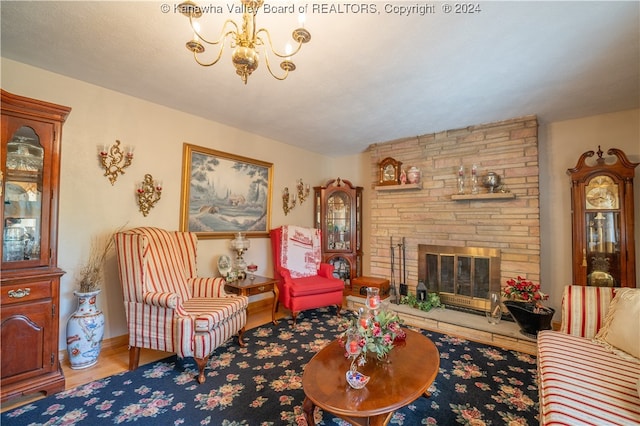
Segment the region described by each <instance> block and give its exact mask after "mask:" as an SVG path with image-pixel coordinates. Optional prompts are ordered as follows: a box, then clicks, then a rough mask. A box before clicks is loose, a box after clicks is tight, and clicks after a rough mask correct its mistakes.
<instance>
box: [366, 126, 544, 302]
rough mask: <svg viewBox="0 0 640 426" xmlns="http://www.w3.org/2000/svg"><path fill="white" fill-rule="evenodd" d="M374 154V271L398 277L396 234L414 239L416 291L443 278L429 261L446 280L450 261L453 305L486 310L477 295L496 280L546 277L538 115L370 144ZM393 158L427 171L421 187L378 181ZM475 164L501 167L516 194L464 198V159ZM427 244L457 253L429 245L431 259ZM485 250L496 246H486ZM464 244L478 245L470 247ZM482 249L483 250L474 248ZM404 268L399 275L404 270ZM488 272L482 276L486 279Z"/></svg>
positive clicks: (409, 268) (410, 255) (411, 277)
mask: <svg viewBox="0 0 640 426" xmlns="http://www.w3.org/2000/svg"><path fill="white" fill-rule="evenodd" d="M369 153H370V169H371V180H370V182H371V186H370V190H369V191H367V193H368V194H367V196H369V197H370V204H371V213H370V217H369V218H366V220H367V221H369V224H370V229H371V232H370V233H369V235H368V236H369V243H368V244H367V245H366V247H365V252H366V254H365V255H368V256H369V265H370V271H369V273H368V274H369V275H371V276H374V277H384V278H390V277H392V275H393V274H392V273H391V269H392V268H391V257H392V247H391V246H390V244H389V241H390V239H392V240H393V241H399V240H400V239H401V238H402V237H404V238H405V247H404V248H405V253H406V262H405V268H406V284H407V286H408V290H409V291H410V292H411V293H413V294H416V288H417V285H418V280H425V281H424V282H425V284H426V285H428V286H433V283H434V281H433V278H429V277H426V276H425V272H424V271H426V270H427V269H429V270H435V271H438V269H437V268H438V265H440V266H439V268H440V272H439V274H440V275H439V277H440V280H441V281H442V279H443V272H442V271H443V262H444V267H445V268H448V272H447V270H445V272H447V273H448V274H449V275H448V276H447V277H446V278H447V280H449V281H445V282H446V286H445V287H444V288H443V289H440V291H441V294H442V295H443V297H444V298H445V300H447V301H448V302H445V303H446V304H451V301H453V302H454V303H456V302H459V303H460V304H461V305H463V306H464V305H466V304H467V303H468V304H470V305H477V306H478V309H482V308H483V303H484V302H481V301H479V300H476V299H484V298H485V297H486V293H487V288H490V289H493V288H497V287H500V286H501V285H504V283H505V282H506V281H507V280H508V279H510V278H515V277H517V276H518V275H520V276H525V277H527V278H529V279H531V280H533V281H537V282H539V280H540V211H539V185H538V183H539V176H538V174H539V170H538V161H539V159H538V122H537V119H536V117H535V116H527V117H520V118H514V119H511V120H505V121H501V122H496V123H488V124H482V125H475V126H469V127H466V128H462V129H454V130H447V131H443V132H439V133H433V134H426V135H420V136H413V137H411V138H405V139H400V140H395V141H389V142H384V143H378V144H374V145H371V146H370V147H369ZM386 157H392V158H394V159H396V160H398V161H401V162H402V167H403V169H405V170H408V169H409V168H411V167H412V166H415V167H417V168H418V169H420V172H421V178H420V183H419V185H404V186H403V185H397V186H395V185H394V186H393V187H390V186H386V187H380V186H378V185H377V182H378V178H379V176H378V170H379V168H378V167H377V164H378V163H379V162H380V161H381V160H382V159H384V158H386ZM474 164H475V165H476V166H477V170H478V176H480V177H482V176H483V175H484V174H486V173H487V172H490V171H491V172H495V173H497V174H498V175H500V177H501V178H502V182H503V183H504V185H505V186H506V190H507V191H509V193H510V194H512V195H513V197H510V198H508V197H506V198H494V197H493V196H489V195H488V194H487V190H486V189H485V188H483V187H480V194H479V196H477V197H474V196H473V194H470V193H469V192H467V194H466V195H469V196H464V197H459V196H457V185H456V181H457V180H456V176H457V171H458V168H459V167H460V166H461V165H462V166H463V167H464V168H465V171H466V176H467V177H468V176H469V175H470V174H471V168H472V166H473V165H474ZM468 187H469V184H468V180H467V188H468ZM421 245H424V246H432V247H433V246H436V247H447V248H448V250H452V251H453V253H451V252H444V251H442V250H441V249H437V250H432V251H428V250H427V253H439V255H440V257H439V258H436V257H435V256H434V257H430V256H429V257H428V256H427V254H426V253H423V254H420V253H421V251H420V249H419V246H421ZM479 248H482V250H488V251H487V252H480V251H479V250H481V249H479ZM463 249H464V250H470V252H464V251H460V250H463ZM474 251H475V252H476V253H478V255H474V254H469V253H474ZM421 262H423V264H422V266H421ZM429 262H431V266H429ZM487 264H488V266H487ZM467 265H468V268H467V271H468V272H462V273H461V272H459V271H458V266H465V267H466V266H467ZM396 266H397V258H396ZM469 268H470V269H469ZM485 269H487V270H489V271H490V277H491V278H490V279H489V282H488V283H487V282H486V279H485V278H484V275H483V274H484V273H480V272H479V271H480V270H485ZM460 270H462V269H460ZM457 271H458V272H457ZM451 274H453V275H451ZM456 274H457V275H456ZM395 275H396V277H397V269H396V270H395ZM466 275H471V276H474V277H475V281H469V280H470V278H469V277H467V276H466ZM478 275H481V276H482V278H481V279H480V280H478ZM436 276H437V275H436ZM452 276H453V280H454V281H451V279H452V278H451V277H452ZM456 279H457V280H458V281H456ZM430 280H431V281H430ZM396 282H398V281H397V280H396ZM543 285H544V283H543ZM487 286H488V287H487ZM444 290H446V291H444ZM429 291H432V290H431V289H429ZM459 296H464V297H459Z"/></svg>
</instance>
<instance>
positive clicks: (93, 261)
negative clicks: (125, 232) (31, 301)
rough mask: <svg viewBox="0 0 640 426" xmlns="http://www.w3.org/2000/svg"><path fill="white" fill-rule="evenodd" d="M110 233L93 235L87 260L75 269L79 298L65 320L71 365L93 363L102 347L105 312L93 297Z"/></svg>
mask: <svg viewBox="0 0 640 426" xmlns="http://www.w3.org/2000/svg"><path fill="white" fill-rule="evenodd" d="M113 235H114V233H111V234H109V235H108V236H107V237H105V238H104V239H101V238H98V237H94V238H93V240H92V241H91V246H90V249H89V257H88V259H87V262H86V263H85V264H84V266H82V268H80V270H79V272H78V277H77V283H78V290H75V291H74V292H73V294H74V295H75V296H76V297H77V298H78V308H77V309H76V311H75V312H74V313H73V314H71V317H69V320H68V321H67V353H68V355H69V363H70V364H71V368H72V369H83V368H88V367H91V366H92V365H95V364H96V363H97V362H98V356H99V355H100V351H101V350H102V338H103V336H104V313H103V312H102V311H101V310H100V309H98V307H97V305H96V300H97V296H98V294H100V291H101V290H100V287H101V285H102V279H103V272H104V262H105V259H106V257H107V254H108V253H109V251H110V250H111V249H112V248H113V244H114V242H113Z"/></svg>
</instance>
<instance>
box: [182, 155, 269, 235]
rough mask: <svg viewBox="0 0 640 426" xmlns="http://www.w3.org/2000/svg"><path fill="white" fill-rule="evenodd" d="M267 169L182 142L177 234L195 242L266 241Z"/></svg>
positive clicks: (249, 160) (261, 163)
mask: <svg viewBox="0 0 640 426" xmlns="http://www.w3.org/2000/svg"><path fill="white" fill-rule="evenodd" d="M272 180H273V164H272V163H268V162H265V161H260V160H254V159H252V158H247V157H242V156H239V155H234V154H229V153H226V152H222V151H216V150H214V149H209V148H204V147H200V146H196V145H192V144H189V143H184V144H183V148H182V194H181V197H180V230H181V231H189V232H196V233H197V234H198V238H203V239H211V238H233V236H234V234H236V233H238V232H242V233H244V234H245V235H246V236H247V237H264V238H266V237H268V236H269V230H270V225H271V199H272V196H271V193H272V192H271V191H272Z"/></svg>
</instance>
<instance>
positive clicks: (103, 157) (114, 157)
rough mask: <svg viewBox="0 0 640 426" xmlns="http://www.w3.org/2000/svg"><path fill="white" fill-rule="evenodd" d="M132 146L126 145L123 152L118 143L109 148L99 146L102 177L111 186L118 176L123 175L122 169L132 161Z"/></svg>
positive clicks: (117, 141)
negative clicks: (107, 180)
mask: <svg viewBox="0 0 640 426" xmlns="http://www.w3.org/2000/svg"><path fill="white" fill-rule="evenodd" d="M133 150H134V148H133V146H131V145H127V146H125V147H124V151H123V150H122V149H121V148H120V141H119V140H116V143H115V144H113V145H111V146H110V147H109V146H107V145H101V146H99V147H98V158H100V163H101V165H102V168H103V169H104V175H105V176H106V177H107V178H108V179H109V182H111V185H113V184H115V183H116V180H117V179H118V176H119V175H122V174H124V169H126V168H127V167H129V166H130V165H131V162H132V161H133Z"/></svg>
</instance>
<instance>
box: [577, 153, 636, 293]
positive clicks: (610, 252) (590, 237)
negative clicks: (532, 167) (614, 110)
mask: <svg viewBox="0 0 640 426" xmlns="http://www.w3.org/2000/svg"><path fill="white" fill-rule="evenodd" d="M596 154H597V158H596V159H595V164H593V165H588V164H587V159H588V158H590V157H593V156H594V155H596ZM603 154H604V152H603V151H602V150H601V149H600V146H598V151H597V152H595V153H594V152H593V151H587V152H585V153H584V154H582V155H581V156H580V158H579V159H578V163H577V165H576V166H575V167H574V168H572V169H568V170H567V174H568V175H569V176H571V219H572V233H573V262H572V263H573V284H577V285H589V286H605V287H635V286H636V273H635V241H634V223H633V222H634V200H633V178H634V176H635V168H636V167H637V166H638V164H640V163H632V162H631V161H629V159H628V158H627V156H626V155H625V153H624V152H622V151H621V150H619V149H616V148H611V149H609V150H608V151H607V155H610V156H612V155H613V156H615V158H612V157H607V158H605V157H603Z"/></svg>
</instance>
